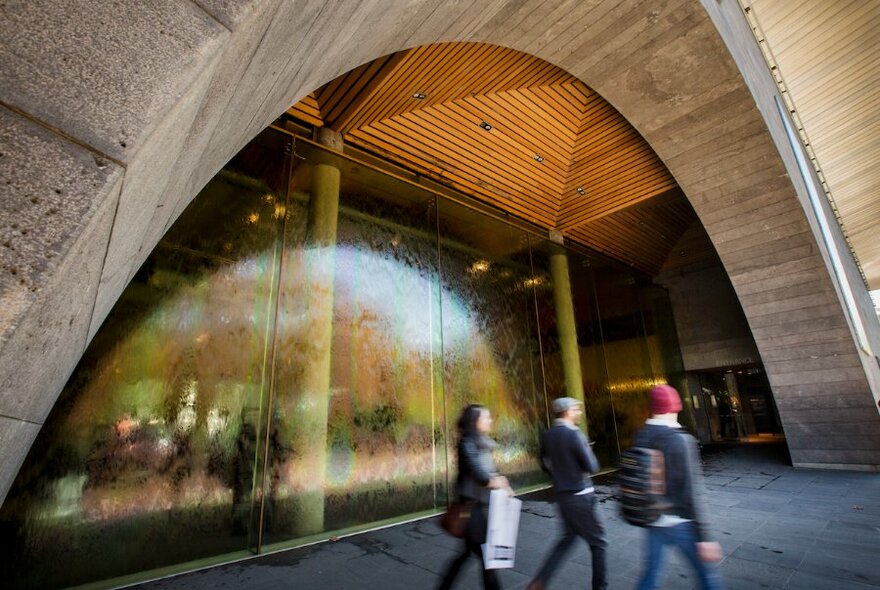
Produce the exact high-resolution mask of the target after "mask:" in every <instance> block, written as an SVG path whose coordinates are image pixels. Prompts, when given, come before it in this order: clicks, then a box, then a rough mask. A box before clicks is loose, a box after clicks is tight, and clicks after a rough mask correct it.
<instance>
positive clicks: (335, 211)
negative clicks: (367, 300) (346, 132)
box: [294, 128, 342, 535]
mask: <svg viewBox="0 0 880 590" xmlns="http://www.w3.org/2000/svg"><path fill="white" fill-rule="evenodd" d="M316 139H317V141H318V143H320V144H322V145H325V146H327V147H329V148H332V149H335V150H337V151H341V150H342V136H341V134H339V133H337V132H335V131H333V130H331V129H324V128H321V129H318V130H317V133H316ZM339 179H340V172H339V167H338V165H337V164H336V162H335V161H334V160H333V158H331V157H327V156H324V157H322V154H319V155H318V156H317V161H316V163H315V165H314V168H313V169H312V180H311V194H310V197H309V218H308V230H307V232H308V233H307V237H306V262H307V264H306V272H307V280H308V282H309V289H308V294H307V298H308V319H307V322H308V330H307V331H306V334H307V338H308V340H307V343H306V348H307V350H306V355H305V364H304V366H303V374H302V390H301V391H302V394H301V396H300V398H299V407H298V408H297V410H298V411H297V412H296V414H295V416H294V420H296V421H298V422H299V424H298V430H299V432H300V434H301V436H300V440H299V443H300V445H299V446H300V448H301V449H302V454H301V456H300V460H301V461H302V462H303V465H301V467H302V471H301V473H304V474H309V477H310V479H309V480H308V481H305V482H303V483H304V487H305V490H306V491H305V493H304V495H303V497H302V506H301V508H302V509H301V511H300V514H301V518H300V522H299V524H300V531H299V532H300V534H304V535H305V534H311V533H317V532H321V531H322V530H323V529H324V479H325V476H326V473H327V426H328V425H327V420H328V415H329V407H330V375H331V373H330V371H331V368H332V366H331V360H332V344H333V291H334V279H335V269H336V227H337V222H338V218H339Z"/></svg>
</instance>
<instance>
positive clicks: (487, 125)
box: [480, 121, 492, 131]
mask: <svg viewBox="0 0 880 590" xmlns="http://www.w3.org/2000/svg"><path fill="white" fill-rule="evenodd" d="M480 127H482V128H483V129H484V130H486V131H492V126H491V125H489V124H488V123H486V122H485V121H480Z"/></svg>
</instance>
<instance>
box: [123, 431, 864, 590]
mask: <svg viewBox="0 0 880 590" xmlns="http://www.w3.org/2000/svg"><path fill="white" fill-rule="evenodd" d="M703 460H704V467H703V468H704V472H705V476H706V495H705V501H706V504H707V512H708V513H709V521H710V528H711V530H712V532H713V534H714V536H715V537H716V538H717V539H718V540H719V541H720V542H721V544H722V547H723V549H724V556H725V557H724V560H723V561H722V562H721V564H720V567H721V571H722V575H723V577H724V580H725V584H726V587H727V588H728V590H755V589H761V588H768V589H777V588H778V589H809V590H844V589H852V590H869V589H872V588H873V589H878V588H880V474H878V473H855V472H843V471H839V472H838V471H812V470H811V471H802V470H795V469H793V468H792V467H791V466H790V465H788V463H787V454H786V452H785V449H784V446H781V445H776V444H766V445H750V446H743V447H725V448H716V449H704V453H703ZM597 484H598V485H597V493H598V494H599V496H600V500H601V504H600V506H601V510H602V511H603V513H604V516H605V521H606V525H607V528H608V540H609V547H608V560H609V564H608V565H609V572H610V588H612V589H618V588H620V589H629V588H634V587H635V584H636V580H637V579H638V575H639V571H640V569H641V565H642V556H643V550H644V547H643V545H644V539H643V537H644V532H643V531H642V530H641V529H639V528H637V527H633V526H630V525H628V524H627V523H625V522H624V521H623V520H622V519H621V518H620V517H619V516H618V513H617V510H618V503H617V500H616V498H615V497H614V487H613V485H612V481H611V479H610V478H608V477H605V478H599V480H598V481H597ZM551 499H552V494H550V493H548V492H546V491H544V492H537V493H534V494H530V495H527V496H525V497H523V500H524V506H523V514H522V518H521V523H520V539H519V546H518V550H517V556H516V567H515V568H514V569H512V570H504V571H502V572H501V580H502V583H503V585H504V587H505V588H506V589H514V590H517V589H522V588H525V586H526V585H527V583H528V581H529V579H530V577H531V576H532V575H533V574H534V573H535V572H536V571H537V569H538V567H539V566H540V563H541V561H542V559H543V557H544V555H545V553H546V551H547V550H548V549H549V548H550V547H552V546H553V544H554V542H555V540H556V538H557V536H558V534H559V527H560V519H559V518H558V517H557V514H556V509H555V505H554V504H553V503H551V502H549V501H548V500H551ZM458 550H459V541H458V540H457V539H454V538H451V537H449V536H447V535H446V534H445V533H444V532H443V531H442V530H441V529H440V528H439V526H438V525H437V518H431V519H426V520H421V521H417V522H411V523H406V524H401V525H397V526H394V527H390V528H386V529H382V530H377V531H372V532H366V533H362V534H359V535H354V536H351V537H346V538H343V539H340V540H338V541H336V542H334V543H330V542H327V543H322V544H319V545H313V546H310V547H303V548H299V549H292V550H289V551H284V552H280V553H275V554H272V555H264V556H258V557H254V558H252V559H249V560H246V561H242V562H238V563H233V564H227V565H223V566H219V567H214V568H211V569H207V570H203V571H198V572H192V573H188V574H182V575H178V576H175V577H171V578H166V579H163V580H157V581H154V582H150V583H145V584H141V585H139V586H137V588H139V590H202V589H207V588H212V589H215V588H230V589H233V588H234V589H238V588H242V589H252V590H270V589H296V590H307V589H313V588H314V589H321V590H327V589H340V590H344V589H354V588H359V589H360V588H381V589H383V590H386V589H387V590H397V589H401V590H403V589H407V590H411V589H423V588H424V589H429V588H432V587H434V586H435V585H436V584H437V582H438V580H439V575H440V572H442V571H443V570H444V568H445V565H446V563H447V562H448V561H449V560H450V559H451V558H452V557H453V556H454V555H455V554H456V553H457V551H458ZM667 557H668V559H667V562H666V564H667V565H666V568H665V578H664V585H663V586H662V587H663V588H668V589H689V588H696V587H697V586H696V580H695V577H694V575H693V573H692V572H691V570H690V569H689V566H688V565H687V564H686V563H685V562H684V560H683V559H682V558H681V557H680V556H678V555H673V554H671V553H668V554H667ZM589 580H590V557H589V552H588V550H587V546H586V544H584V543H583V542H579V543H578V544H577V545H576V546H575V548H574V549H573V550H572V551H571V553H570V556H569V559H568V560H567V562H566V563H565V564H564V566H563V567H562V568H560V570H559V571H558V573H557V575H556V576H555V577H554V578H553V579H552V580H551V583H550V585H549V587H550V588H588V587H589ZM457 587H459V588H479V587H480V581H479V572H478V569H477V561H476V559H472V560H471V561H470V563H469V564H468V565H467V566H466V567H465V568H464V569H463V571H462V573H461V575H460V577H459V580H458V583H457Z"/></svg>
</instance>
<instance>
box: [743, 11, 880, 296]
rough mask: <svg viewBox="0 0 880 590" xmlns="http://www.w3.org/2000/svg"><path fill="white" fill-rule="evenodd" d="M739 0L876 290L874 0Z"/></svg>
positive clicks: (877, 52)
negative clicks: (785, 90)
mask: <svg viewBox="0 0 880 590" xmlns="http://www.w3.org/2000/svg"><path fill="white" fill-rule="evenodd" d="M741 2H742V4H743V5H744V6H746V7H747V8H749V10H751V12H752V15H753V18H754V19H755V20H756V21H757V23H758V25H759V27H760V30H761V33H762V34H763V37H764V41H765V43H766V46H767V47H769V50H770V53H771V54H772V56H773V58H774V59H775V62H776V64H777V66H778V72H777V73H778V74H779V75H780V76H781V77H782V80H783V81H784V82H785V85H786V87H787V88H788V93H789V96H790V97H791V100H792V101H793V102H794V106H795V108H796V110H797V113H798V116H799V117H800V120H801V122H802V123H803V126H804V129H805V130H806V135H807V138H808V139H809V142H810V145H811V147H812V150H813V151H814V153H815V156H816V159H817V161H818V163H819V166H820V167H821V170H822V173H823V174H824V176H825V180H826V182H827V183H828V187H829V189H830V193H831V197H832V199H833V200H834V203H835V205H836V206H837V209H838V211H839V213H840V217H841V221H842V225H843V228H844V230H845V231H846V233H847V235H848V237H849V240H850V243H851V245H852V248H853V250H854V251H855V254H856V257H857V258H858V260H859V262H860V264H861V266H862V269H863V270H864V273H865V276H866V278H867V280H868V285H869V287H870V288H872V289H880V240H878V239H877V237H876V234H877V229H876V228H877V227H878V226H880V198H878V197H877V195H878V194H880V166H877V162H878V160H880V141H878V138H880V83H878V82H877V80H878V79H880V2H877V1H876V0H821V1H818V0H817V1H814V2H810V3H808V6H805V4H804V3H803V2H802V1H799V0H741ZM806 8H808V9H806Z"/></svg>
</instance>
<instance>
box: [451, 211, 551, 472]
mask: <svg viewBox="0 0 880 590" xmlns="http://www.w3.org/2000/svg"><path fill="white" fill-rule="evenodd" d="M439 221H440V242H441V243H440V261H441V262H440V266H441V276H442V281H443V289H442V300H443V362H444V388H445V394H446V415H447V420H448V429H447V432H448V440H449V443H450V445H451V446H450V448H449V451H448V452H449V457H450V459H453V458H454V457H455V449H454V446H453V445H454V444H455V442H456V439H457V433H456V432H455V422H456V420H457V418H458V415H459V413H460V412H461V410H462V408H463V407H464V406H466V405H467V404H469V403H480V404H483V405H485V406H486V407H488V408H489V410H490V411H491V412H492V414H493V416H494V418H495V425H494V433H493V438H495V440H496V442H498V444H499V446H498V450H497V453H496V463H497V466H498V468H499V470H500V471H501V472H502V473H504V474H505V475H507V476H508V478H510V481H511V483H512V485H514V486H526V485H532V484H535V483H538V482H543V481H545V476H544V474H543V472H541V471H540V469H539V467H538V463H537V460H536V456H537V449H538V432H539V429H540V428H543V427H546V425H547V415H546V409H545V408H546V405H545V399H544V391H543V383H542V378H541V364H540V355H539V343H538V334H537V325H536V322H535V303H534V293H533V287H534V286H535V285H536V284H541V283H542V282H544V281H545V280H546V279H544V278H543V277H540V276H535V275H534V274H533V273H532V269H531V263H530V256H529V244H528V238H527V236H526V235H525V233H523V232H522V231H520V230H516V229H514V228H513V227H511V226H510V225H507V224H505V223H502V222H499V221H495V220H492V219H490V218H487V217H486V216H485V215H482V214H479V213H477V212H476V211H473V210H470V209H468V208H466V207H464V206H462V205H457V204H455V203H450V202H443V201H441V202H440V204H439ZM455 470H456V468H455V465H450V474H454V473H455Z"/></svg>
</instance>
